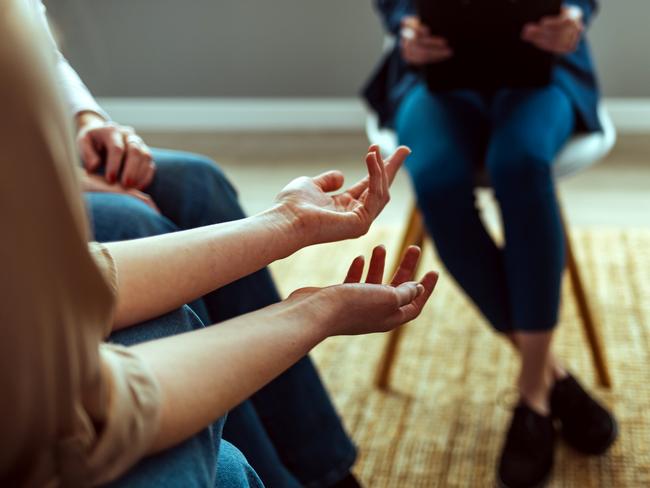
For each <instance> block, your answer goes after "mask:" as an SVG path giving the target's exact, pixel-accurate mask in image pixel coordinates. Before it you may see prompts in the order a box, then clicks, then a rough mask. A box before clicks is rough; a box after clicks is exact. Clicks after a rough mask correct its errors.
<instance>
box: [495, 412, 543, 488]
mask: <svg viewBox="0 0 650 488" xmlns="http://www.w3.org/2000/svg"><path fill="white" fill-rule="evenodd" d="M554 447H555V428H554V427H553V419H552V418H551V416H550V415H547V416H543V415H540V414H538V413H537V412H535V411H533V410H531V409H530V408H529V407H527V406H526V405H524V404H523V403H521V404H519V406H518V407H517V408H515V411H514V414H513V416H512V421H511V423H510V430H509V431H508V434H507V436H506V441H505V444H504V446H503V451H502V452H501V460H500V461H499V472H498V485H499V486H500V487H502V488H537V487H541V486H544V484H546V481H547V480H548V478H549V475H550V474H551V470H552V469H553V451H554Z"/></svg>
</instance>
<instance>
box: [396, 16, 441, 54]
mask: <svg viewBox="0 0 650 488" xmlns="http://www.w3.org/2000/svg"><path fill="white" fill-rule="evenodd" d="M400 48H401V51H402V57H403V58H404V61H406V62H407V63H409V64H412V65H414V66H420V65H424V64H429V63H439V62H441V61H445V60H447V59H449V58H450V57H452V56H453V54H454V53H453V51H452V50H451V48H450V47H449V45H448V44H447V40H446V39H445V38H443V37H438V36H432V35H431V33H430V32H429V28H428V27H427V26H426V25H424V24H423V23H422V22H421V21H420V19H419V18H418V17H415V16H410V15H409V16H407V17H404V18H403V19H402V28H401V30H400Z"/></svg>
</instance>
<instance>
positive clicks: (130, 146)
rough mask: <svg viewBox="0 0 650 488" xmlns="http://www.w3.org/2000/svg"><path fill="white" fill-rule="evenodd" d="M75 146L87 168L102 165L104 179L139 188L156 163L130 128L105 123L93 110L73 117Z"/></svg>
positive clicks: (90, 170) (153, 170) (145, 185)
mask: <svg viewBox="0 0 650 488" xmlns="http://www.w3.org/2000/svg"><path fill="white" fill-rule="evenodd" d="M77 126H78V131H77V145H78V147H79V152H80V154H81V157H82V159H83V162H84V167H85V168H86V170H87V171H89V172H91V173H94V172H95V171H96V170H97V169H99V168H100V167H102V166H105V177H106V181H107V182H108V183H110V184H112V183H116V182H117V178H118V175H119V174H120V171H121V177H120V181H119V183H120V184H121V185H122V186H123V187H125V188H136V189H138V190H143V189H145V188H146V187H148V186H149V184H150V183H151V181H152V180H153V177H154V173H155V171H156V166H155V164H154V162H153V159H152V157H151V151H150V150H149V147H147V145H146V144H145V143H144V141H143V140H142V138H141V137H140V136H138V135H137V134H136V133H135V131H134V130H133V128H132V127H127V126H123V125H119V124H116V123H114V122H109V121H106V120H104V119H103V118H101V117H100V116H98V115H96V114H94V113H83V114H80V115H79V116H78V117H77Z"/></svg>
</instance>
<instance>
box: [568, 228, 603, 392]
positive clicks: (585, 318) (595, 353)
mask: <svg viewBox="0 0 650 488" xmlns="http://www.w3.org/2000/svg"><path fill="white" fill-rule="evenodd" d="M562 225H563V226H564V236H565V242H566V258H567V268H568V271H569V278H570V279H571V288H572V290H573V296H574V297H575V300H576V305H577V307H578V313H579V315H580V320H581V322H582V327H583V329H584V331H585V335H586V337H587V341H588V342H589V349H590V350H591V358H592V361H593V363H594V367H595V369H596V373H597V375H598V383H599V384H600V385H601V386H603V387H605V388H611V386H612V379H611V376H610V374H609V367H608V365H607V357H606V355H605V351H604V349H603V343H602V339H601V337H600V333H599V331H598V326H597V324H596V322H595V320H594V316H593V314H592V309H591V306H590V304H589V299H588V297H587V293H586V291H585V287H584V285H583V281H582V276H581V275H580V270H579V268H578V263H577V262H576V259H575V254H574V253H573V246H572V244H571V236H570V235H569V229H568V227H567V225H566V221H565V220H564V219H563V221H562Z"/></svg>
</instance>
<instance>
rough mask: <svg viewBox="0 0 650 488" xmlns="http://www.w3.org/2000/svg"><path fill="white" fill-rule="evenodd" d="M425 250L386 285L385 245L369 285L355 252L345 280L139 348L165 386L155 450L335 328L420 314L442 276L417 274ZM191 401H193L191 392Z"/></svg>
mask: <svg viewBox="0 0 650 488" xmlns="http://www.w3.org/2000/svg"><path fill="white" fill-rule="evenodd" d="M419 255H420V252H419V249H417V248H411V249H409V251H408V252H407V254H406V256H405V258H404V260H403V262H402V266H401V268H400V271H399V272H398V273H397V274H396V275H395V277H394V279H393V281H392V286H386V285H380V283H381V281H382V271H383V267H384V260H385V252H384V251H383V248H377V249H375V252H374V253H373V259H372V261H371V264H370V269H369V271H368V278H367V282H366V283H365V284H358V283H357V282H358V281H359V280H360V278H361V274H362V271H363V260H359V259H356V260H355V261H354V262H353V264H352V266H351V268H350V272H349V273H348V278H347V279H346V284H344V285H339V286H334V287H328V288H323V289H320V288H308V289H302V290H298V291H297V292H295V293H294V294H293V295H292V296H291V297H290V298H289V299H287V300H285V301H284V302H281V303H278V304H276V305H273V306H271V307H267V308H265V309H262V310H259V311H257V312H254V313H251V314H247V315H244V316H241V317H237V318H235V319H232V320H229V321H227V322H224V323H223V324H220V325H219V326H216V327H208V328H206V329H203V330H201V331H198V332H190V333H186V334H182V335H179V336H175V337H169V338H166V339H162V340H159V341H152V342H148V343H145V344H142V345H138V346H135V347H134V350H135V351H136V352H137V353H138V354H139V356H140V357H141V358H143V359H144V360H145V361H146V362H147V363H149V365H150V367H151V370H152V371H154V372H155V375H156V376H157V378H158V381H159V383H160V385H161V388H162V392H163V399H164V401H163V405H162V414H161V424H160V430H159V435H158V438H157V439H156V441H155V444H154V445H153V446H152V448H151V452H156V451H159V450H161V449H165V448H168V447H170V446H173V445H174V444H176V443H178V442H180V441H182V440H183V439H185V438H187V437H189V436H190V435H193V434H194V433H196V432H198V431H199V430H200V429H202V428H204V427H205V426H206V425H209V424H210V423H212V422H213V421H214V420H215V419H216V418H218V417H220V416H222V415H224V414H225V413H226V412H227V411H228V410H229V409H231V408H233V407H234V406H236V405H238V404H239V403H240V402H241V401H243V400H244V399H246V398H248V397H249V396H250V395H251V394H253V393H254V392H255V391H257V390H258V389H260V388H261V387H262V386H264V385H265V384H266V383H268V382H269V381H271V380H272V379H273V378H275V377H276V376H278V375H279V374H280V373H282V372H283V371H284V370H285V369H287V368H288V367H289V366H291V365H292V364H294V363H295V362H296V361H298V360H299V359H300V358H301V357H303V356H304V355H305V354H307V353H308V352H309V350H310V349H311V348H313V347H314V346H315V345H316V344H318V343H319V342H320V341H322V340H323V339H325V338H326V337H329V336H332V335H343V334H365V333H369V332H384V331H387V330H390V329H393V328H394V327H396V326H398V325H401V324H403V323H405V322H408V321H410V320H412V319H413V318H415V317H416V316H417V315H418V314H419V313H420V311H421V310H422V308H423V307H424V304H425V303H426V301H427V299H428V298H429V296H430V294H431V292H432V291H433V288H434V286H435V283H436V280H437V275H435V274H434V273H429V274H427V275H425V277H424V278H423V279H422V281H421V282H420V283H414V282H408V280H410V279H412V277H413V270H414V269H415V266H416V263H417V261H418V258H419ZM188 398H191V399H192V401H191V402H188V401H187V399H188Z"/></svg>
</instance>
